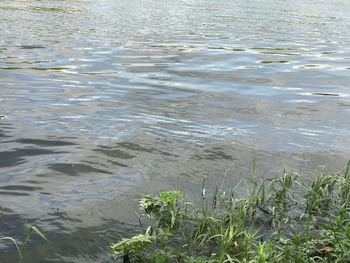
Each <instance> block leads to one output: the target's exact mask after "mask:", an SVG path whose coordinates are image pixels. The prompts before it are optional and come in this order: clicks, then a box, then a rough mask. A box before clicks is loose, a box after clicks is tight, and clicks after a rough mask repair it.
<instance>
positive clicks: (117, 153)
mask: <svg viewBox="0 0 350 263" xmlns="http://www.w3.org/2000/svg"><path fill="white" fill-rule="evenodd" d="M117 148H118V147H117ZM94 151H95V152H97V153H102V154H104V155H107V156H109V157H113V158H117V159H124V160H127V159H132V158H135V157H136V156H135V155H132V154H129V153H127V152H125V151H122V150H119V149H115V147H106V146H103V147H101V149H95V150H94Z"/></svg>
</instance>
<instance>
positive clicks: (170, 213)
mask: <svg viewBox="0 0 350 263" xmlns="http://www.w3.org/2000/svg"><path fill="white" fill-rule="evenodd" d="M239 185H240V186H239V188H240V189H238V187H235V188H234V189H223V187H222V186H221V187H220V188H219V189H218V188H216V189H215V190H214V193H213V198H212V199H208V198H207V196H210V193H207V192H206V189H205V180H204V181H203V189H202V192H201V198H200V199H199V201H198V200H197V201H195V200H194V202H193V203H189V202H188V201H187V200H186V198H185V195H184V194H183V193H182V192H179V191H170V192H162V193H160V194H159V195H147V196H145V197H143V198H142V199H141V200H140V202H139V204H140V207H141V208H142V209H143V211H144V214H145V215H146V216H147V218H148V221H147V222H148V223H149V226H148V227H147V230H146V238H147V246H142V249H138V250H137V251H133V253H132V254H130V253H129V251H124V250H123V249H120V250H119V251H120V252H122V254H124V255H126V254H127V255H128V256H129V255H130V257H128V262H135V263H136V262H137V263H139V262H155V263H170V262H178V263H204V262H206V263H209V262H210V263H224V262H242V263H243V262H246V263H264V262H276V263H279V262H281V263H282V262H283V263H284V262H298V263H304V262H350V252H349V251H350V207H349V204H350V162H349V163H348V166H347V167H346V169H345V170H344V171H342V172H340V173H333V174H326V173H325V172H324V171H323V170H320V171H318V172H317V173H316V174H315V176H314V177H313V178H312V180H310V181H306V180H302V179H301V176H299V175H298V174H296V173H294V172H292V171H288V170H283V174H282V176H280V177H277V178H273V179H270V180H264V179H262V178H258V177H257V176H256V171H255V168H254V169H253V176H252V177H251V179H245V180H242V182H241V183H240V184H239ZM242 189H243V190H244V189H246V193H245V194H244V193H243V194H242V192H244V191H242ZM224 190H226V191H224ZM136 237H138V236H136ZM151 237H152V238H151ZM133 238H135V237H131V238H130V239H127V240H129V241H131V240H133ZM124 241H125V240H124ZM121 242H123V241H121ZM117 244H120V242H119V243H117ZM124 244H125V242H124ZM119 247H120V245H119Z"/></svg>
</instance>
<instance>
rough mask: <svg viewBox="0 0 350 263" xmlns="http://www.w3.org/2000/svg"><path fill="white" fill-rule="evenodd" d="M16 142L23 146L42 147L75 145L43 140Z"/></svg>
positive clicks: (67, 142)
mask: <svg viewBox="0 0 350 263" xmlns="http://www.w3.org/2000/svg"><path fill="white" fill-rule="evenodd" d="M15 141H16V142H19V143H23V144H34V145H37V146H42V147H52V146H67V145H76V143H73V142H69V141H63V140H43V139H24V138H23V139H17V140H15Z"/></svg>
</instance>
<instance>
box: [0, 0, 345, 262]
mask: <svg viewBox="0 0 350 263" xmlns="http://www.w3.org/2000/svg"><path fill="white" fill-rule="evenodd" d="M349 8H350V3H349V2H348V1H345V0H337V1H328V0H322V1H302V0H297V1H284V2H283V5H282V4H281V3H280V1H277V0H271V1H258V0H254V1H249V2H247V1H243V0H242V1H241V0H239V1H224V0H219V1H215V2H210V3H208V1H203V0H193V1H168V0H165V1H153V0H141V1H135V0H127V1H119V0H113V1H112V0H102V1H90V0H83V1H80V0H79V1H52V0H43V1H34V0H33V1H32V0H30V1H22V0H15V1H8V0H4V1H1V2H0V17H1V20H0V90H1V95H0V147H1V148H0V207H2V208H5V210H4V211H3V214H1V215H0V220H1V221H0V231H7V232H6V233H4V234H9V235H13V236H17V237H18V236H20V234H21V230H20V225H21V218H29V219H30V220H33V221H35V222H36V223H37V224H38V225H39V226H40V227H42V228H43V229H44V232H46V233H48V235H49V236H50V238H51V239H52V240H53V242H52V244H53V245H52V247H50V248H46V249H45V251H47V253H46V252H42V253H43V255H44V256H43V257H44V258H46V259H45V260H46V261H47V262H57V261H59V262H90V261H95V262H96V260H97V261H100V262H108V261H109V258H108V256H106V257H105V256H102V255H104V254H105V251H106V249H107V250H108V248H107V247H108V243H109V242H112V241H113V240H114V236H113V235H114V234H116V236H118V235H119V236H120V235H121V233H124V232H125V231H129V230H130V229H132V228H134V227H135V226H137V218H136V217H135V215H134V213H133V211H134V210H135V209H137V208H136V207H135V200H136V199H137V197H138V196H139V195H140V194H141V193H146V192H153V191H159V190H164V189H169V188H181V189H184V190H186V191H189V192H190V193H192V194H193V195H194V194H195V193H196V191H198V190H199V188H200V187H199V186H198V185H199V182H201V179H202V176H203V175H207V176H208V181H209V183H210V184H211V185H215V184H218V182H219V183H221V180H222V175H223V173H224V172H225V170H226V169H227V168H228V167H230V166H231V165H232V164H233V169H232V170H231V172H230V175H229V179H228V180H229V181H228V185H230V184H234V183H235V182H237V181H238V180H239V179H240V178H241V177H244V176H247V175H248V174H249V173H250V169H249V168H250V166H251V162H252V159H253V157H254V156H256V158H257V163H258V167H259V168H260V169H259V171H260V173H261V174H262V175H264V176H273V175H274V174H275V173H277V172H278V171H279V170H280V168H281V166H282V165H283V164H288V165H291V166H294V167H297V168H300V169H301V170H302V171H303V172H304V174H305V176H308V175H309V174H310V172H311V171H312V169H313V168H314V167H315V165H317V164H327V165H328V166H329V169H340V168H341V167H342V166H343V165H345V162H346V160H347V159H348V158H349V156H350V150H349V144H350V131H349V127H350V121H349V120H350V110H349V109H350V97H349V94H350V91H349V83H350V74H349V73H350V71H349V68H350V66H349V63H350V36H349V30H348V29H349V26H350V19H349V16H348V12H347V10H349ZM126 14H127V15H126ZM118 222H120V223H118ZM123 222H128V223H130V224H131V225H124V224H123ZM5 229H7V230H5ZM118 233H119V234H118ZM72 236H74V238H73V237H72ZM84 239H86V240H104V241H103V242H100V243H98V242H97V243H96V242H95V241H91V242H87V243H86V244H85V248H83V247H84V244H82V243H84V241H83V240H84ZM62 240H66V241H62ZM81 242H82V243H81ZM63 243H64V244H63ZM73 243H74V244H75V245H74V246H73V245H72V244H73ZM76 243H78V244H80V245H76ZM69 246H71V249H68V248H67V247H69ZM1 248H3V249H4V250H6V252H8V253H6V256H3V254H4V253H1V256H0V261H1V260H4V261H5V262H7V261H8V260H10V259H12V257H14V255H13V254H11V253H12V252H11V251H12V250H11V249H9V248H7V247H4V245H0V249H1ZM63 248H64V249H63ZM51 249H52V250H51ZM55 249H56V251H57V252H53V251H55ZM31 251H32V252H31V253H33V255H32V256H30V257H29V259H28V260H29V261H28V262H38V260H39V259H38V257H39V256H38V255H36V254H35V251H37V250H35V248H33V249H32V250H31ZM2 257H5V258H2Z"/></svg>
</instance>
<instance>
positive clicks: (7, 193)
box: [0, 191, 30, 196]
mask: <svg viewBox="0 0 350 263" xmlns="http://www.w3.org/2000/svg"><path fill="white" fill-rule="evenodd" d="M1 195H5V196H6V195H7V196H30V194H28V193H22V192H13V191H11V192H4V191H0V196H1Z"/></svg>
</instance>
